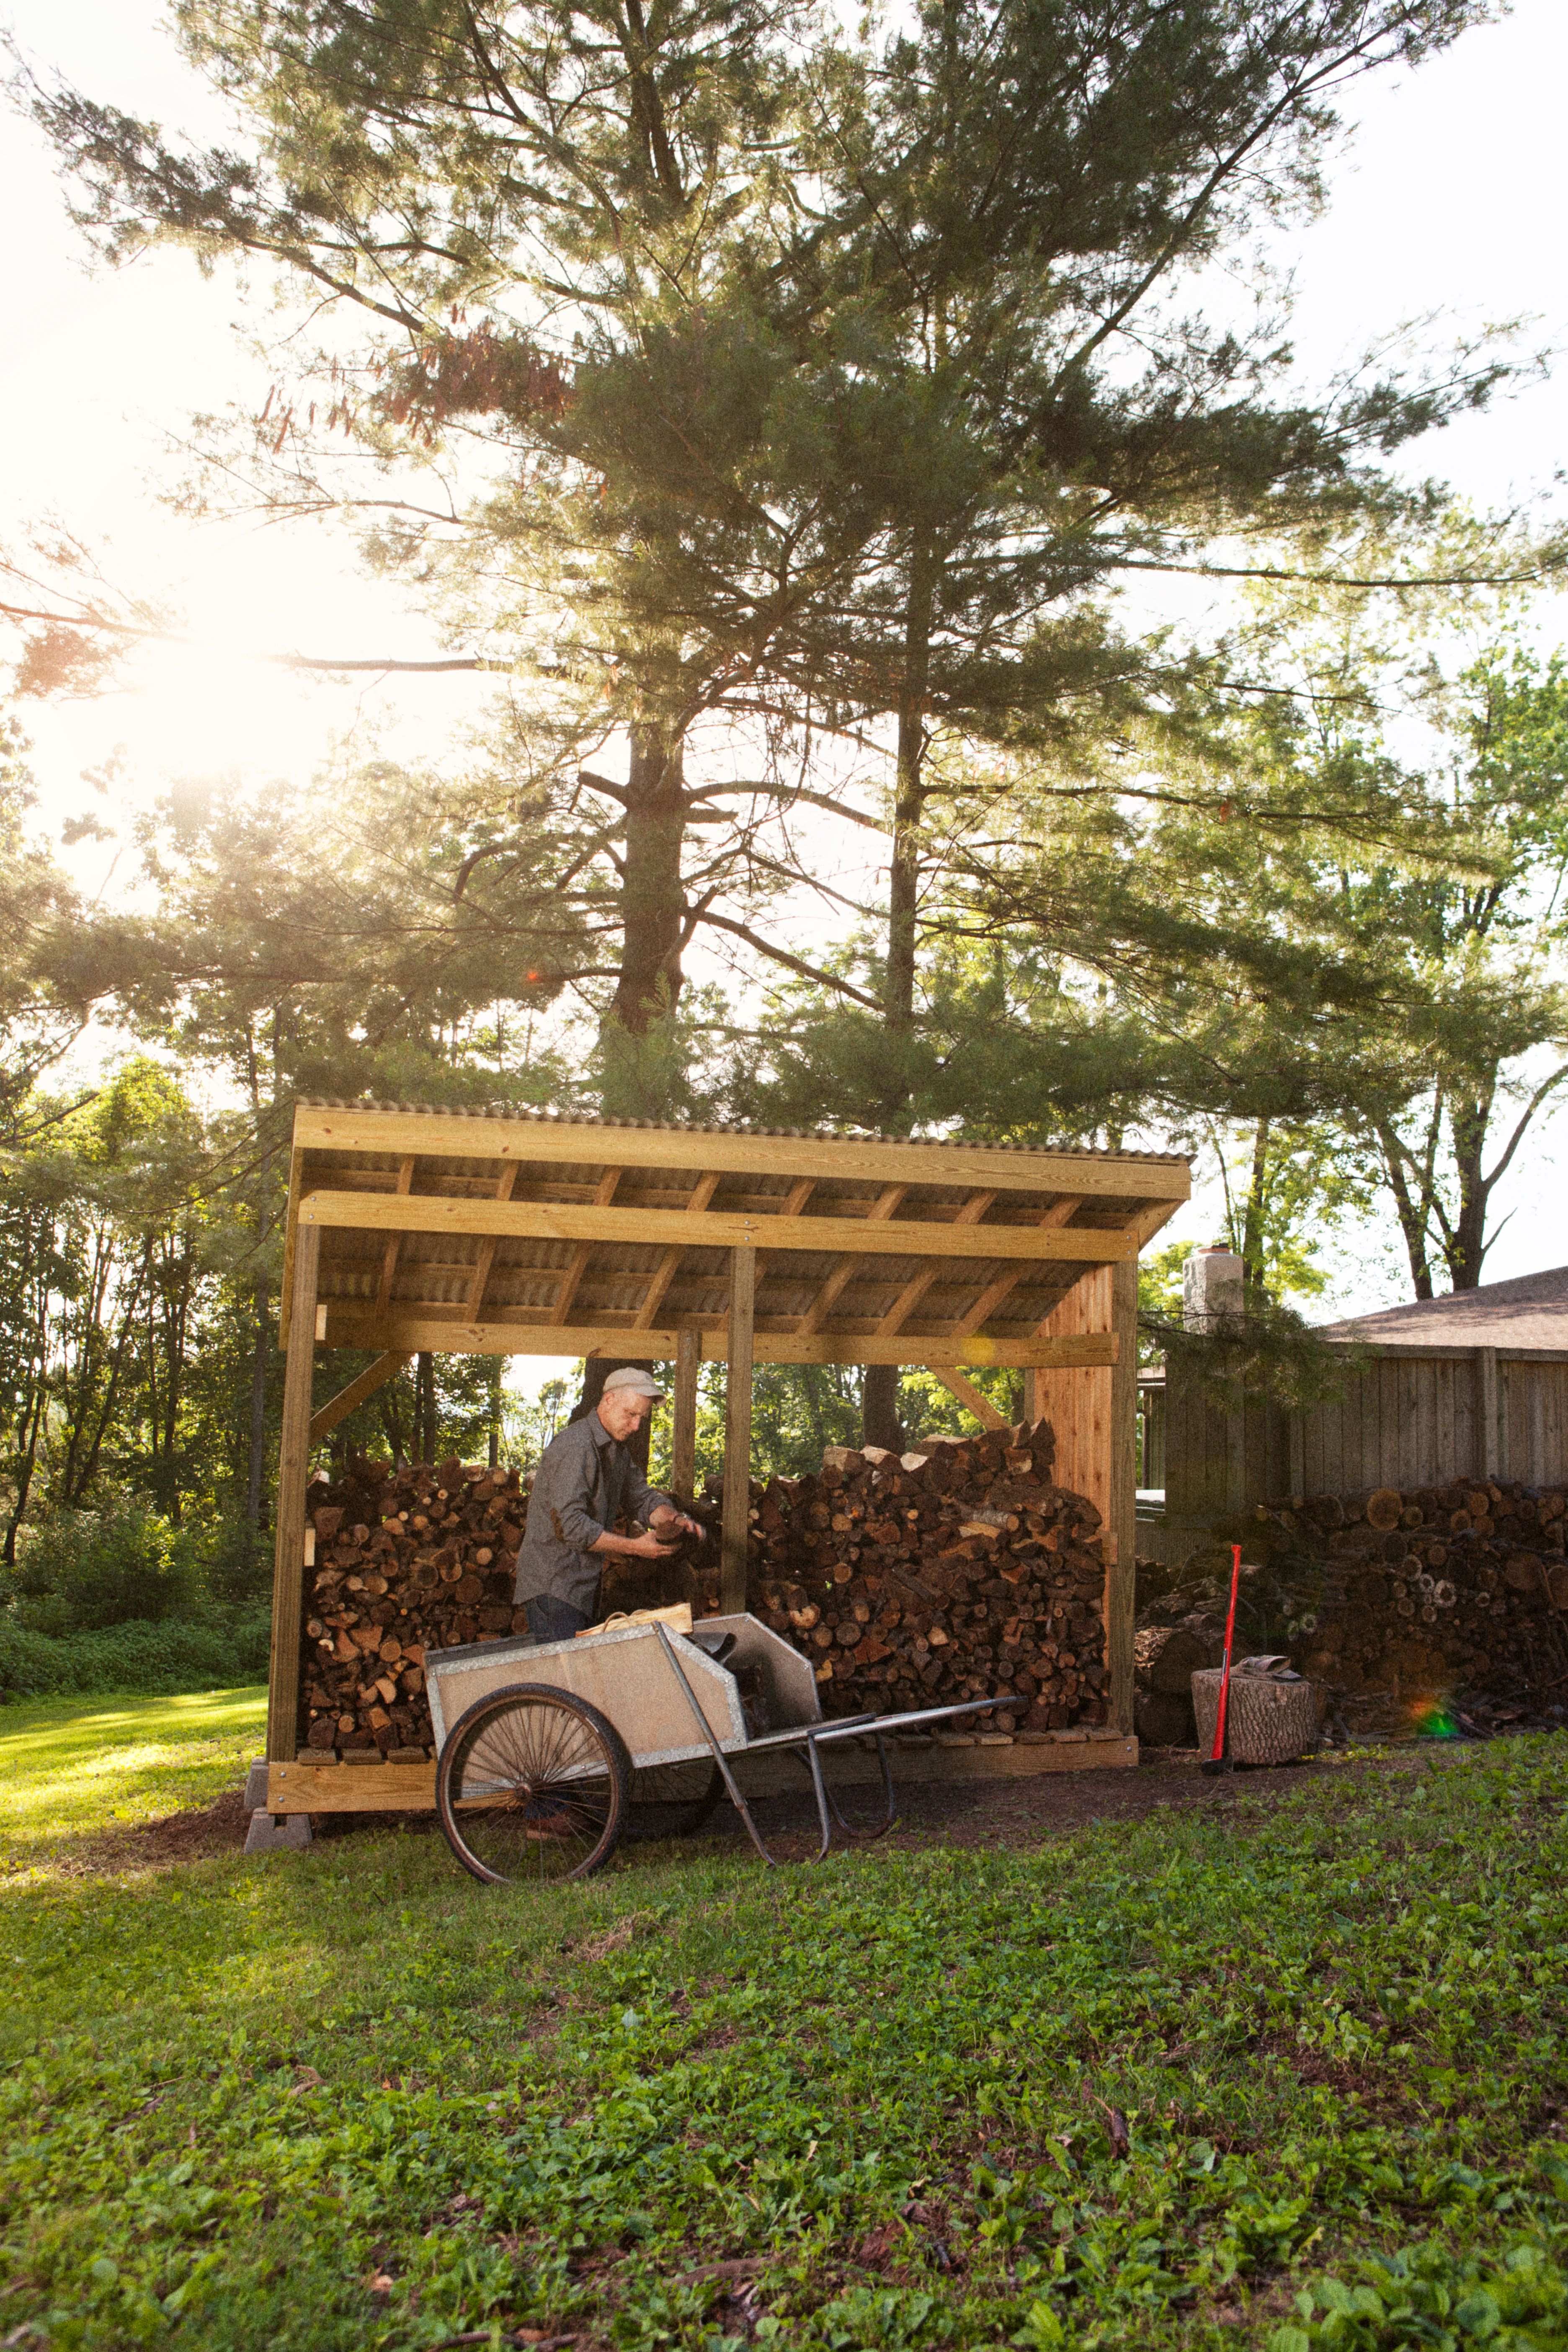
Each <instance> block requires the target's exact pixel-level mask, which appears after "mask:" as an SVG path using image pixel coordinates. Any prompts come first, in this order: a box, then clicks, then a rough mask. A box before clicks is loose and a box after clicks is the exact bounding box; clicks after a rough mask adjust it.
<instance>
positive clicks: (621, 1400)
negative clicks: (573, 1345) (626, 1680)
mask: <svg viewBox="0 0 1568 2352" xmlns="http://www.w3.org/2000/svg"><path fill="white" fill-rule="evenodd" d="M663 1394H664V1391H663V1390H662V1389H658V1388H655V1386H654V1384H653V1382H652V1381H651V1380H649V1378H648V1376H647V1373H646V1372H639V1371H635V1370H632V1369H631V1367H630V1366H629V1365H628V1366H624V1367H623V1368H622V1370H619V1371H617V1372H612V1373H611V1374H610V1377H609V1379H608V1380H607V1381H605V1392H604V1394H603V1396H602V1397H601V1398H600V1399H599V1402H598V1403H597V1405H596V1406H595V1409H594V1411H593V1412H590V1413H588V1414H587V1415H585V1416H584V1419H583V1420H582V1421H574V1422H569V1423H567V1425H566V1427H565V1428H564V1429H563V1430H561V1431H560V1432H559V1433H557V1434H556V1435H555V1436H554V1437H552V1439H551V1441H550V1443H549V1444H548V1445H547V1446H546V1447H545V1449H544V1453H543V1455H542V1458H541V1461H540V1465H539V1468H538V1471H537V1473H536V1474H535V1476H534V1481H533V1491H532V1493H531V1495H530V1496H529V1498H528V1524H527V1526H526V1527H525V1528H524V1529H523V1537H522V1545H521V1549H520V1550H519V1552H518V1555H517V1592H516V1597H517V1602H518V1605H519V1606H520V1607H521V1608H524V1609H526V1610H527V1612H528V1630H529V1632H530V1633H531V1634H532V1636H533V1638H534V1640H535V1641H536V1642H569V1641H570V1640H571V1639H572V1636H573V1634H574V1633H581V1632H582V1630H583V1628H584V1625H592V1624H594V1623H595V1622H596V1620H597V1618H598V1614H599V1580H600V1578H601V1576H602V1575H603V1573H604V1570H603V1567H602V1564H601V1563H602V1561H603V1560H604V1559H605V1556H606V1555H607V1554H609V1553H612V1552H622V1553H630V1554H631V1556H632V1557H633V1558H634V1559H670V1558H671V1557H672V1555H673V1552H674V1549H675V1539H676V1538H677V1537H678V1536H679V1535H681V1534H687V1535H694V1536H695V1535H700V1534H701V1532H702V1530H701V1528H700V1527H699V1526H698V1524H697V1522H696V1520H695V1519H689V1518H687V1517H686V1516H685V1515H684V1513H683V1512H680V1511H678V1510H677V1509H676V1507H675V1505H674V1504H673V1503H672V1502H671V1501H670V1499H669V1496H668V1495H661V1494H659V1493H658V1492H657V1491H656V1489H655V1488H654V1487H652V1486H649V1485H648V1483H647V1479H646V1478H645V1477H644V1476H643V1475H642V1472H641V1471H640V1470H639V1469H638V1468H637V1464H636V1463H635V1462H634V1461H633V1460H632V1457H631V1455H630V1454H629V1453H628V1452H627V1451H626V1440H627V1438H628V1437H630V1436H631V1435H632V1434H633V1433H634V1432H635V1431H637V1429H638V1428H640V1427H641V1425H642V1423H644V1422H645V1421H646V1420H647V1416H648V1414H649V1413H650V1412H652V1411H653V1408H654V1406H655V1405H656V1404H658V1402H660V1400H661V1398H662V1396H663ZM623 1514H625V1515H626V1516H628V1517H632V1518H635V1519H637V1520H638V1521H640V1522H641V1526H642V1532H641V1533H640V1534H639V1535H635V1536H618V1535H616V1532H615V1528H616V1521H617V1519H619V1518H620V1517H622V1516H623Z"/></svg>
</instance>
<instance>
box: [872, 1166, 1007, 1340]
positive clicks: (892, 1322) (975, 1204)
mask: <svg viewBox="0 0 1568 2352" xmlns="http://www.w3.org/2000/svg"><path fill="white" fill-rule="evenodd" d="M995 1198H996V1195H995V1193H994V1192H976V1193H974V1194H973V1197H972V1198H971V1199H969V1200H967V1201H965V1202H964V1204H963V1208H962V1209H960V1211H959V1213H958V1214H957V1216H956V1217H954V1219H953V1221H952V1222H953V1223H954V1224H955V1225H977V1224H978V1223H980V1220H981V1218H982V1217H983V1216H984V1214H985V1212H986V1210H987V1209H989V1208H990V1207H991V1205H992V1203H993V1202H994V1200H995ZM939 1271H940V1269H939V1268H938V1267H936V1266H934V1265H932V1266H928V1267H927V1268H926V1270H925V1272H924V1273H923V1274H917V1275H916V1276H915V1277H914V1279H913V1281H912V1282H906V1283H905V1285H904V1286H903V1288H902V1290H900V1293H899V1295H898V1297H896V1298H895V1299H894V1301H893V1303H892V1305H891V1306H890V1307H889V1309H888V1311H887V1313H886V1314H885V1315H884V1316H883V1318H882V1319H881V1321H880V1322H879V1324H878V1326H877V1336H878V1338H879V1339H891V1338H892V1336H893V1333H894V1332H895V1331H900V1330H902V1328H903V1327H904V1325H905V1324H906V1323H907V1322H908V1321H909V1318H910V1316H911V1315H912V1314H913V1313H914V1311H915V1308H916V1307H918V1306H919V1305H920V1303H921V1299H922V1298H923V1297H925V1295H926V1292H927V1291H928V1290H929V1289H930V1288H931V1284H932V1283H933V1282H934V1281H935V1280H936V1278H937V1275H938V1273H939Z"/></svg>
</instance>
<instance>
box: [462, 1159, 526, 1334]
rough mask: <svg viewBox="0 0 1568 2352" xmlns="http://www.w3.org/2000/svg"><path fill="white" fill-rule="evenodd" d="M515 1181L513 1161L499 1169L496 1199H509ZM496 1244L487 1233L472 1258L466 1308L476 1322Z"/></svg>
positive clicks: (481, 1310)
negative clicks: (472, 1270) (477, 1251)
mask: <svg viewBox="0 0 1568 2352" xmlns="http://www.w3.org/2000/svg"><path fill="white" fill-rule="evenodd" d="M516 1182H517V1167H516V1163H515V1162H514V1163H513V1164H512V1166H511V1167H510V1168H503V1169H502V1170H501V1172H500V1178H499V1180H498V1181H497V1184H496V1199H497V1200H498V1201H510V1198H511V1192H512V1186H513V1185H514V1184H515V1183H516ZM496 1246H497V1244H496V1237H495V1235H494V1234H486V1235H485V1237H484V1239H483V1240H482V1241H481V1242H480V1244H479V1255H478V1256H477V1257H476V1258H475V1260H474V1278H473V1280H472V1282H470V1283H469V1285H468V1314H469V1316H470V1318H472V1320H473V1321H474V1322H476V1323H482V1322H483V1321H484V1317H485V1293H486V1291H487V1290H488V1289H489V1282H490V1268H491V1266H492V1265H494V1264H495V1258H496Z"/></svg>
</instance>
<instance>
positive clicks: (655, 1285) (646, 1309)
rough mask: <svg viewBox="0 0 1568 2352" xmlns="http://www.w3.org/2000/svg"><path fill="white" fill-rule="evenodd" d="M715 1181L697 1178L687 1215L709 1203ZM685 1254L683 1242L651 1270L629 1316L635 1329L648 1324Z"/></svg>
mask: <svg viewBox="0 0 1568 2352" xmlns="http://www.w3.org/2000/svg"><path fill="white" fill-rule="evenodd" d="M718 1183H719V1179H718V1177H717V1176H715V1175H707V1176H700V1177H699V1178H698V1179H697V1181H696V1183H695V1184H694V1185H693V1187H692V1191H691V1198H690V1199H689V1201H688V1202H687V1203H686V1213H687V1215H688V1216H696V1215H698V1214H699V1213H700V1212H701V1211H702V1210H703V1209H705V1208H706V1207H707V1206H708V1203H709V1202H710V1200H711V1199H712V1198H713V1194H714V1192H715V1191H716V1190H717V1188H718ZM685 1255H686V1250H685V1246H684V1244H682V1245H680V1246H679V1247H677V1248H674V1249H667V1250H666V1251H665V1254H664V1255H663V1256H662V1257H661V1258H660V1259H659V1262H658V1266H657V1267H656V1269H655V1271H654V1277H653V1280H652V1281H651V1282H650V1283H649V1284H648V1286H647V1291H646V1293H645V1294H644V1297H643V1302H642V1305H641V1306H640V1307H638V1308H637V1313H636V1314H635V1315H634V1316H633V1317H632V1325H631V1328H632V1329H633V1330H634V1331H646V1330H647V1328H648V1327H649V1326H650V1325H651V1323H652V1321H653V1318H654V1317H655V1316H656V1315H657V1314H658V1310H659V1308H660V1307H662V1306H663V1305H664V1294H665V1292H666V1291H667V1290H668V1288H669V1286H670V1284H671V1283H672V1282H673V1281H674V1280H675V1273H676V1268H677V1267H678V1266H679V1264H680V1261H681V1259H682V1258H683V1257H684V1256H685Z"/></svg>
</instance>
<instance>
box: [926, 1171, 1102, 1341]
mask: <svg viewBox="0 0 1568 2352" xmlns="http://www.w3.org/2000/svg"><path fill="white" fill-rule="evenodd" d="M1082 1206H1083V1201H1082V1199H1081V1197H1079V1196H1077V1195H1075V1196H1074V1197H1073V1198H1072V1199H1070V1200H1066V1201H1058V1202H1054V1203H1053V1205H1052V1206H1051V1207H1050V1208H1048V1209H1047V1210H1046V1211H1045V1212H1044V1213H1043V1214H1042V1215H1041V1216H1040V1217H1038V1218H1037V1220H1036V1229H1037V1231H1038V1232H1039V1233H1041V1234H1049V1233H1052V1232H1054V1231H1055V1230H1056V1229H1057V1228H1058V1226H1061V1225H1065V1224H1066V1223H1067V1222H1068V1218H1069V1217H1073V1216H1076V1215H1077V1213H1078V1212H1079V1209H1081V1208H1082ZM990 1237H991V1229H990V1227H987V1228H986V1239H987V1241H989V1239H990ZM1127 1238H1128V1249H1127V1251H1126V1252H1124V1253H1123V1255H1131V1256H1132V1257H1133V1258H1136V1257H1137V1255H1138V1250H1139V1244H1138V1242H1137V1240H1136V1239H1135V1238H1133V1237H1132V1236H1128V1237H1127ZM998 1254H999V1255H1000V1253H998ZM1083 1255H1084V1256H1086V1257H1088V1256H1090V1255H1092V1256H1096V1257H1098V1256H1099V1255H1101V1254H1100V1252H1099V1251H1094V1252H1089V1251H1085V1252H1084V1253H1083ZM1023 1279H1024V1268H1023V1267H1022V1266H1005V1267H1004V1268H1003V1270H1002V1272H1001V1273H1000V1274H998V1275H996V1276H994V1278H993V1280H992V1281H990V1282H988V1283H987V1284H986V1286H985V1288H984V1290H983V1291H982V1292H981V1294H980V1296H979V1297H978V1298H977V1299H976V1300H975V1301H974V1304H973V1306H972V1307H970V1308H969V1310H968V1312H967V1313H966V1314H964V1315H961V1316H960V1317H959V1318H958V1321H957V1322H956V1323H955V1324H954V1325H953V1327H952V1336H953V1338H954V1339H967V1338H968V1337H969V1334H970V1333H971V1332H972V1331H978V1330H979V1328H980V1326H981V1325H982V1324H983V1323H987V1322H989V1321H990V1319H991V1318H992V1316H993V1315H994V1314H995V1312H996V1309H997V1308H998V1307H1000V1306H1001V1304H1002V1302H1003V1300H1004V1299H1005V1298H1008V1297H1011V1296H1012V1294H1013V1292H1014V1291H1015V1290H1016V1288H1017V1287H1018V1285H1019V1284H1020V1283H1021V1282H1022V1280H1023ZM1054 1312H1055V1309H1054V1308H1053V1309H1052V1313H1053V1314H1054ZM1049 1321H1050V1317H1049V1316H1047V1317H1046V1318H1045V1320H1044V1322H1042V1324H1041V1326H1040V1328H1041V1329H1042V1330H1043V1329H1044V1328H1045V1324H1046V1323H1047V1322H1049Z"/></svg>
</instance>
